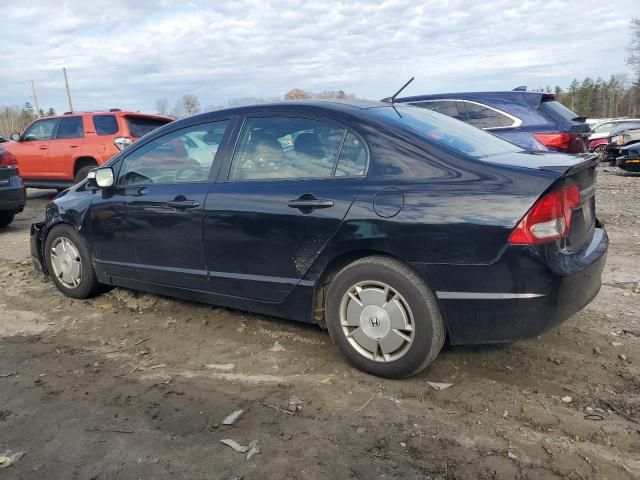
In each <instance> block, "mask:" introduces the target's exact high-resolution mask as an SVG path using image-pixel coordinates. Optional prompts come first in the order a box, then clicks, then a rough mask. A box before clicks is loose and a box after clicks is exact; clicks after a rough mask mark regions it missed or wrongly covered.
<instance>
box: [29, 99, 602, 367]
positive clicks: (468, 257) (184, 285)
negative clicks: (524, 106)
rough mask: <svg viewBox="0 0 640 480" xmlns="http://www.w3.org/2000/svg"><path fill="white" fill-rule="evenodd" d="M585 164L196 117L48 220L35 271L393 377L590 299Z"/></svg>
mask: <svg viewBox="0 0 640 480" xmlns="http://www.w3.org/2000/svg"><path fill="white" fill-rule="evenodd" d="M596 164H597V157H596V156H591V157H589V158H585V157H578V156H572V155H565V154H555V153H554V154H549V153H530V152H526V151H523V150H522V149H521V148H519V147H517V146H515V145H513V144H511V143H509V142H507V141H505V140H502V139H500V138H498V137H495V136H493V135H491V134H489V133H486V132H483V131H482V130H479V129H476V128H474V127H472V126H469V125H467V124H464V123H462V122H459V121H457V120H454V119H452V118H449V117H447V116H445V115H441V114H439V113H436V112H432V111H429V110H427V109H421V108H417V107H411V106H400V105H397V104H395V105H393V104H387V103H377V102H375V103H374V102H349V103H340V102H284V103H279V104H271V105H259V106H250V107H243V108H235V109H229V110H221V111H216V112H211V113H206V114H202V115H197V116H193V117H189V118H187V119H183V120H180V121H177V122H173V123H171V124H169V125H166V126H164V127H162V128H159V129H158V130H156V131H154V132H152V133H151V134H149V135H147V136H146V137H144V138H143V139H142V140H140V141H138V142H136V143H135V144H134V145H132V146H131V147H128V148H126V149H125V150H123V151H122V152H121V153H120V154H118V155H116V156H115V157H114V158H113V159H112V160H111V161H109V162H108V163H107V164H105V166H103V167H102V168H99V169H97V170H94V171H93V172H92V174H90V176H89V178H88V179H87V180H86V181H85V182H83V183H80V184H78V185H76V186H75V187H73V188H71V189H69V190H68V191H66V192H64V193H63V194H61V195H60V196H59V197H58V198H56V199H55V200H54V201H53V202H51V203H50V204H49V205H48V206H47V212H46V220H45V222H42V223H37V224H34V225H33V226H32V237H31V239H32V242H31V249H32V255H33V257H34V262H35V264H36V266H37V267H38V268H40V269H42V270H43V271H44V272H45V273H46V274H48V275H49V276H50V277H51V278H52V279H53V281H54V283H55V284H56V286H57V287H58V288H59V289H60V291H62V292H63V293H64V294H65V295H68V296H70V297H74V298H87V297H91V296H93V295H96V294H98V293H100V292H102V291H104V290H105V289H107V288H109V287H112V286H120V287H127V288H132V289H138V290H144V291H148V292H153V293H157V294H162V295H169V296H174V297H180V298H184V299H190V300H195V301H200V302H206V303H210V304H216V305H221V306H225V307H231V308H238V309H244V310H250V311H253V312H259V313H263V314H267V315H273V316H278V317H284V318H289V319H295V320H300V321H304V322H313V323H317V324H318V325H320V326H322V327H326V328H327V329H328V330H329V333H330V335H331V338H332V339H333V340H334V342H335V343H336V344H337V345H338V347H339V348H340V350H341V351H342V352H343V353H344V355H345V356H346V357H347V358H348V359H349V360H350V361H351V362H352V363H353V364H354V365H356V366H357V367H358V368H360V369H362V370H364V371H367V372H370V373H373V374H375V375H381V376H387V377H402V376H408V375H411V374H414V373H416V372H418V371H420V370H421V369H423V368H424V367H425V366H427V365H428V364H429V363H431V362H432V361H433V360H434V359H435V358H436V356H437V355H438V352H439V351H440V349H441V348H442V346H443V344H444V342H445V339H447V338H448V339H449V341H450V343H451V344H479V343H497V342H508V341H512V340H516V339H521V338H525V337H530V336H534V335H538V334H539V333H540V332H542V331H543V330H545V329H546V328H548V327H551V326H552V325H554V324H557V323H558V322H561V321H563V320H565V319H566V318H568V317H569V316H570V315H571V314H572V313H574V312H576V311H577V310H579V309H580V308H582V307H584V306H585V305H586V304H587V303H589V301H591V299H593V297H594V296H595V295H596V293H597V292H598V290H599V288H600V282H601V280H600V279H601V273H602V269H603V267H604V263H605V258H606V251H607V246H608V237H607V234H606V232H605V230H604V229H603V228H602V226H601V225H600V224H599V222H598V220H597V218H596V214H595V168H596Z"/></svg>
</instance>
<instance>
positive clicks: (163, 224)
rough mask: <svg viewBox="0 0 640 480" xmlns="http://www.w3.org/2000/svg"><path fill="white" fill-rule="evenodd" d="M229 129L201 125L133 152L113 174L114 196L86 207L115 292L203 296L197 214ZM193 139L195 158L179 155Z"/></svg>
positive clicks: (99, 261) (98, 255)
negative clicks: (145, 288)
mask: <svg viewBox="0 0 640 480" xmlns="http://www.w3.org/2000/svg"><path fill="white" fill-rule="evenodd" d="M227 124H228V121H226V120H225V121H220V122H211V123H205V124H199V125H196V126H192V127H187V128H183V129H180V130H176V131H173V132H170V133H167V134H165V135H164V136H162V137H159V138H157V139H156V140H154V141H152V142H149V143H147V144H145V145H142V146H140V147H139V148H135V146H134V147H131V148H132V151H131V153H129V154H128V155H127V156H126V157H124V158H123V159H122V160H121V161H120V162H119V165H117V166H116V167H114V168H115V169H116V170H118V174H117V180H116V184H115V186H114V188H112V189H108V190H102V191H101V192H100V194H99V197H98V198H97V199H96V200H94V202H93V204H92V207H91V213H90V215H91V222H90V224H91V226H92V237H93V245H94V259H95V264H96V268H97V269H98V270H99V271H100V273H102V274H104V275H108V276H111V277H116V279H115V281H114V283H116V284H117V283H118V282H117V277H122V278H129V279H135V280H142V281H145V282H150V283H156V284H164V285H172V286H176V287H182V288H188V289H196V290H197V289H206V282H207V276H206V266H205V261H204V253H203V238H202V211H203V207H204V204H205V200H206V196H207V192H208V190H209V189H210V186H211V180H210V178H211V175H215V174H217V170H216V168H218V167H219V162H218V155H217V152H218V143H219V142H220V138H221V137H222V136H223V134H224V132H225V129H226V127H227ZM194 136H195V137H196V138H198V140H200V143H199V145H200V149H201V150H202V151H200V152H199V155H198V156H197V158H193V156H190V154H189V150H188V149H187V148H186V147H185V145H186V144H187V143H188V142H192V141H193V140H192V137H194ZM214 170H215V172H214Z"/></svg>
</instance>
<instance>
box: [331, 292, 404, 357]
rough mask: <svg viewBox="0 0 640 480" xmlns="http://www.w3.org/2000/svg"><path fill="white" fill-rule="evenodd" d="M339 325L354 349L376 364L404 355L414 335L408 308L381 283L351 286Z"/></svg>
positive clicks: (343, 302)
mask: <svg viewBox="0 0 640 480" xmlns="http://www.w3.org/2000/svg"><path fill="white" fill-rule="evenodd" d="M340 324H341V326H342V331H343V332H344V334H345V336H346V337H347V340H348V341H349V343H350V344H351V346H352V347H353V348H354V349H355V350H356V351H357V352H358V353H359V354H360V355H362V356H363V357H365V358H368V359H369V360H374V361H376V362H392V361H394V360H398V359H399V358H401V357H402V356H404V355H405V354H406V353H407V351H409V348H410V347H411V344H412V343H413V337H414V334H415V332H414V322H413V315H412V314H411V309H410V308H409V305H408V304H407V302H406V301H405V299H404V298H403V297H402V295H400V294H399V293H398V292H397V291H395V290H394V289H393V288H391V287H390V286H389V285H387V284H385V283H382V282H373V281H371V282H360V283H357V284H356V285H354V286H353V287H351V288H350V289H349V290H348V291H347V293H345V295H344V297H342V302H341V303H340Z"/></svg>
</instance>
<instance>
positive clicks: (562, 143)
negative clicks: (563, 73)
mask: <svg viewBox="0 0 640 480" xmlns="http://www.w3.org/2000/svg"><path fill="white" fill-rule="evenodd" d="M396 101H397V102H399V103H409V104H411V105H415V106H418V107H421V108H426V109H429V110H433V111H435V112H438V113H443V114H445V115H448V116H450V117H453V118H455V119H457V120H461V121H463V122H466V123H469V124H470V125H473V126H474V127H478V128H482V129H483V130H487V131H488V132H491V133H493V134H495V135H498V136H500V137H503V138H505V139H507V140H509V141H510V142H513V143H515V144H516V145H519V146H521V147H522V148H525V149H527V150H542V151H545V150H546V151H553V152H565V153H588V152H589V149H588V140H589V134H590V132H591V128H590V127H589V125H588V124H587V123H586V122H585V118H584V117H580V116H578V115H577V114H575V113H574V112H572V111H571V110H569V109H568V108H567V107H565V106H564V105H562V104H561V103H560V102H558V101H557V100H556V98H555V95H553V94H550V93H542V92H528V91H526V90H512V91H507V92H470V93H441V94H437V95H419V96H415V97H405V98H399V99H397V100H396Z"/></svg>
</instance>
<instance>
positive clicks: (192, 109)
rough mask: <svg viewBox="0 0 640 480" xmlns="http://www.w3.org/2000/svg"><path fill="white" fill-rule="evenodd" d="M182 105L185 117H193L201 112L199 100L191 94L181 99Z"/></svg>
mask: <svg viewBox="0 0 640 480" xmlns="http://www.w3.org/2000/svg"><path fill="white" fill-rule="evenodd" d="M182 105H183V106H184V109H185V111H186V112H187V115H195V114H196V113H200V111H201V108H200V100H198V97H196V96H195V95H193V94H191V93H187V94H186V95H184V96H183V97H182Z"/></svg>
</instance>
